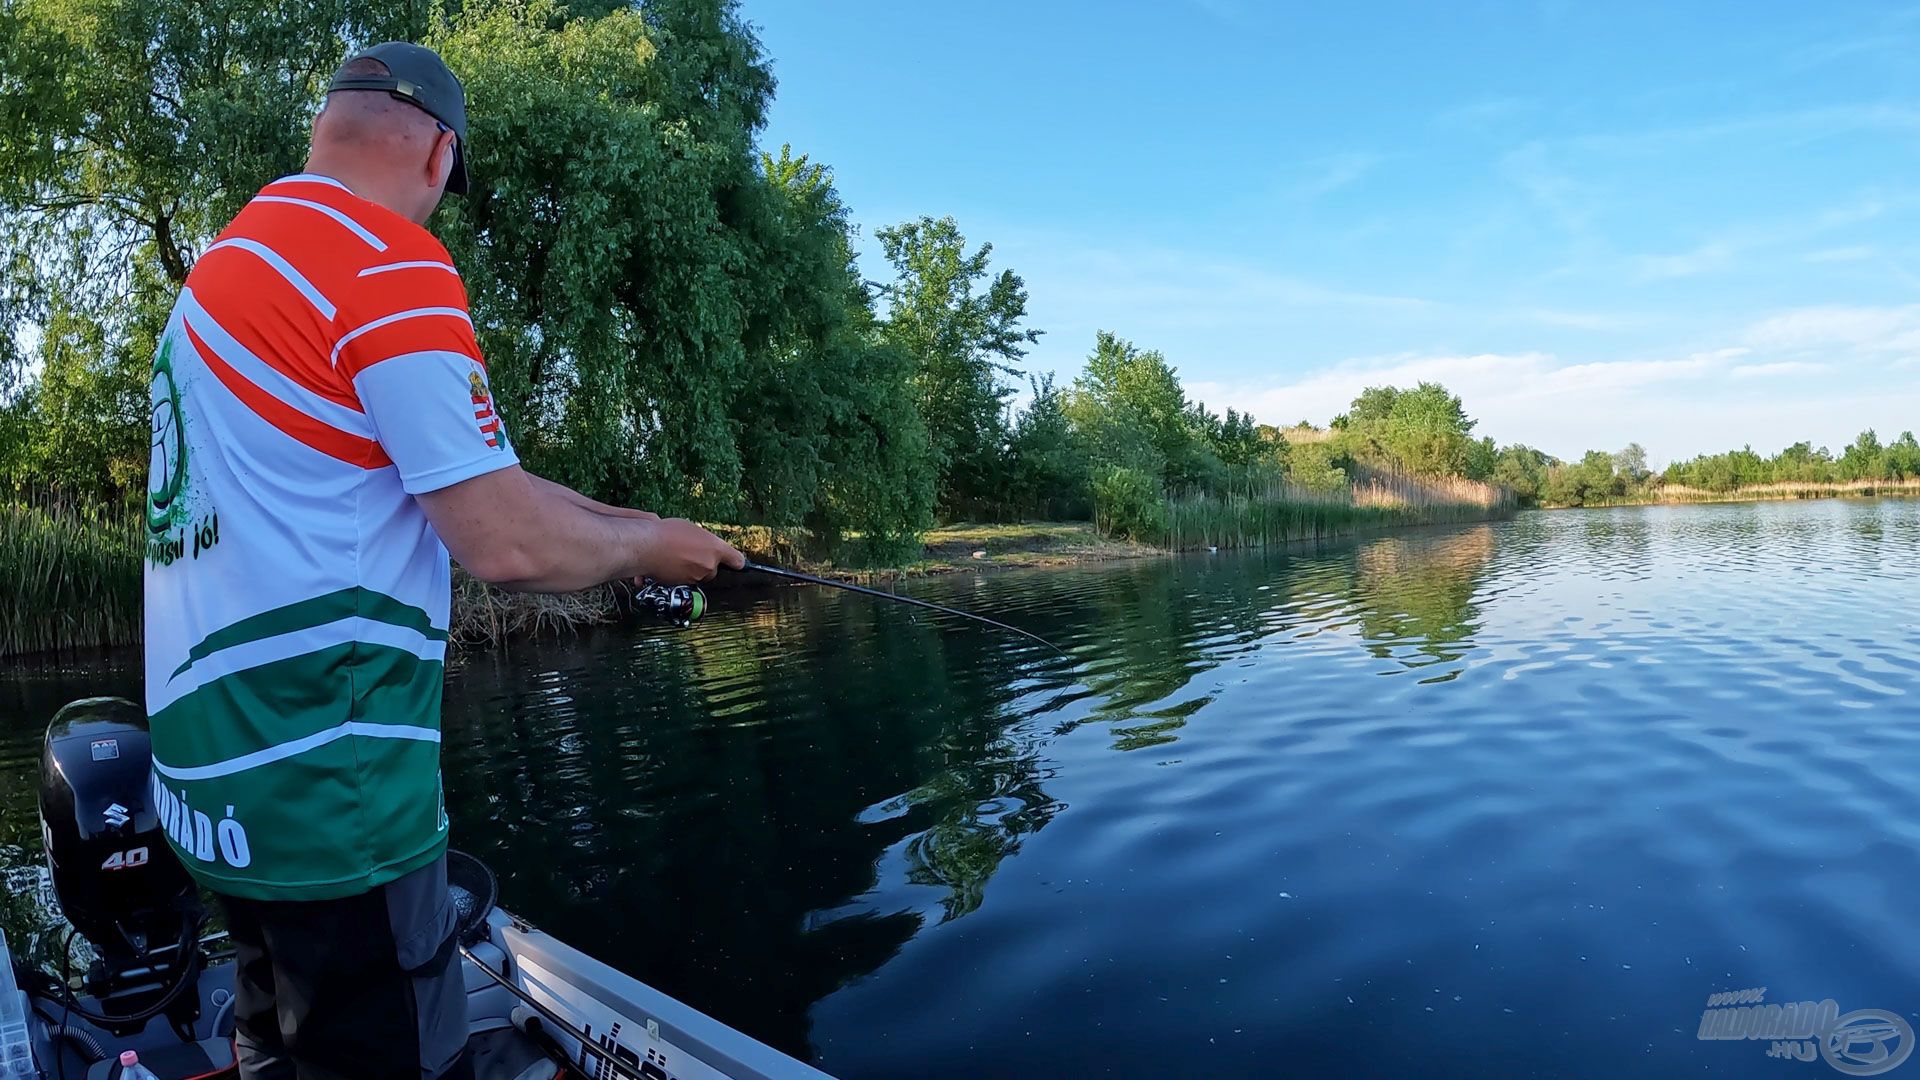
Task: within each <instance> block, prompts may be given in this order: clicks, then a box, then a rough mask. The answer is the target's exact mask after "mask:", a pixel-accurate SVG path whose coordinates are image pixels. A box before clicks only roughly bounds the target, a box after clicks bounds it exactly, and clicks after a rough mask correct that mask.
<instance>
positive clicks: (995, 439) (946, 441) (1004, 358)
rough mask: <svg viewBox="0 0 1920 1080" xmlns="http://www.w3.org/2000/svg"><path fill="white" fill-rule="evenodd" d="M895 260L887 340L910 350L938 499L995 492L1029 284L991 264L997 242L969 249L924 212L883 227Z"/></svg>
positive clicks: (1024, 333) (944, 222)
mask: <svg viewBox="0 0 1920 1080" xmlns="http://www.w3.org/2000/svg"><path fill="white" fill-rule="evenodd" d="M875 235H876V236H878V238H879V240H880V245H881V250H882V251H883V252H884V253H885V255H886V258H887V261H888V262H889V263H891V264H892V266H893V272H894V279H893V282H892V284H891V285H890V286H889V287H888V289H887V300H888V305H887V312H886V321H885V323H884V324H883V326H882V330H881V333H882V335H883V337H884V338H885V340H886V341H887V342H888V343H890V344H892V345H893V346H895V347H896V348H899V349H901V350H902V351H904V352H905V353H906V354H907V355H908V356H911V357H912V358H913V360H914V363H915V365H916V369H915V375H914V383H915V386H916V388H917V390H918V399H919V405H920V413H921V416H922V417H924V418H925V421H926V426H927V431H928V434H929V436H930V438H931V441H932V445H933V454H934V461H935V463H936V466H937V468H938V469H939V475H940V484H939V498H940V503H941V505H942V506H943V507H952V506H954V505H956V504H957V503H960V502H964V501H969V500H979V499H988V498H993V497H995V496H997V494H998V493H999V491H1000V489H1001V486H1002V482H1003V480H1004V467H1005V460H1006V447H1007V439H1008V436H1009V432H1008V428H1007V420H1006V415H1005V410H1004V403H1005V401H1006V399H1007V398H1008V397H1009V396H1010V395H1011V394H1012V393H1013V391H1012V388H1011V387H1010V386H1008V385H1007V384H1006V382H1005V381H1004V380H1003V379H1002V377H1001V376H1002V375H1017V374H1019V369H1018V368H1017V367H1015V366H1014V365H1015V363H1016V362H1017V361H1018V360H1019V359H1020V358H1021V357H1023V356H1025V355H1026V351H1027V349H1026V347H1027V346H1028V345H1031V344H1032V343H1033V342H1035V341H1038V340H1039V338H1040V331H1038V330H1030V329H1023V328H1022V327H1021V325H1020V324H1021V322H1022V320H1024V319H1025V318H1026V317H1027V290H1026V285H1025V284H1024V283H1023V282H1022V281H1021V280H1020V277H1019V275H1017V274H1015V273H1014V272H1013V271H1011V270H1002V271H1000V272H999V273H998V274H995V273H993V271H992V270H991V268H990V259H991V256H992V254H993V245H991V244H982V245H981V246H980V247H979V248H977V249H975V250H973V251H972V252H969V251H968V250H967V241H966V237H964V236H962V235H961V233H960V226H959V224H958V223H957V222H955V221H954V220H953V219H952V218H950V217H947V218H939V219H935V218H931V217H923V218H920V219H919V220H917V221H909V222H906V223H904V224H900V225H896V226H893V227H892V228H886V229H881V230H879V231H878V232H877V233H876V234H875Z"/></svg>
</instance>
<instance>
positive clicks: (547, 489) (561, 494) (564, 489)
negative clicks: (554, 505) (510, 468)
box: [527, 473, 660, 519]
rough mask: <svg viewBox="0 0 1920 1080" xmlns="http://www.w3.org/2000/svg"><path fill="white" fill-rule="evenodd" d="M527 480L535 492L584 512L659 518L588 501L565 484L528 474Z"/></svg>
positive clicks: (646, 511) (651, 513) (593, 500)
mask: <svg viewBox="0 0 1920 1080" xmlns="http://www.w3.org/2000/svg"><path fill="white" fill-rule="evenodd" d="M527 479H528V480H531V481H533V486H534V488H535V490H537V491H540V492H542V493H543V494H548V495H552V496H553V497H555V498H558V499H563V500H565V501H566V502H568V503H571V504H572V505H574V506H578V507H580V508H581V509H584V510H590V511H592V512H593V513H596V514H600V515H602V516H605V517H624V518H641V519H652V518H658V517H659V516H660V515H658V514H655V513H653V512H651V511H648V510H632V509H628V508H627V507H624V506H614V505H612V504H610V503H603V502H600V501H598V500H596V499H590V498H588V497H586V496H585V495H582V494H580V493H579V492H577V491H575V490H573V489H572V488H570V487H568V486H567V485H565V484H557V483H554V482H553V481H552V480H549V479H547V478H546V477H544V476H538V475H536V474H534V473H528V474H527Z"/></svg>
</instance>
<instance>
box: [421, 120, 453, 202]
mask: <svg viewBox="0 0 1920 1080" xmlns="http://www.w3.org/2000/svg"><path fill="white" fill-rule="evenodd" d="M453 141H454V134H453V132H451V131H436V132H434V136H433V153H432V155H430V156H429V157H428V158H427V183H428V184H429V185H431V186H433V187H436V188H443V187H445V185H446V182H447V178H448V177H449V176H451V175H453V155H454V151H453Z"/></svg>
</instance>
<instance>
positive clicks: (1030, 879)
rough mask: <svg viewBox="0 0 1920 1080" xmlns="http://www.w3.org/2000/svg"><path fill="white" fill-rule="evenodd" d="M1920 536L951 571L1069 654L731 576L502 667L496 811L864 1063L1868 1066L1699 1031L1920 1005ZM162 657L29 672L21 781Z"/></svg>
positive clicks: (5, 732)
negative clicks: (706, 593) (683, 605)
mask: <svg viewBox="0 0 1920 1080" xmlns="http://www.w3.org/2000/svg"><path fill="white" fill-rule="evenodd" d="M1916 556H1920V503H1915V502H1905V501H1880V502H1874V501H1866V502H1861V501H1854V502H1814V503H1773V504H1757V505H1732V506H1714V507H1683V508H1675V507H1657V508H1633V509H1620V510H1601V511H1583V512H1556V513H1530V514H1525V515H1522V516H1521V517H1520V518H1518V519H1517V520H1514V521H1512V522H1506V523H1500V524H1494V525H1484V526H1470V527H1463V528H1457V529H1449V530H1437V531H1421V532H1414V533H1406V534H1400V535H1394V536H1388V537H1383V538H1377V539H1370V540H1364V541H1360V542H1356V543H1351V544H1344V545H1327V546H1323V547H1319V548H1295V549H1292V550H1287V551H1271V552H1261V553H1249V554H1232V555H1229V554H1220V555H1212V556H1208V555H1194V556H1183V557H1179V558H1169V559H1163V560H1151V561H1141V562H1133V563H1124V564H1113V565H1107V566H1095V567H1089V568H1084V569H1077V570H1070V571H1041V572H1007V573H1002V574H992V575H987V576H983V577H973V576H956V577H949V578H944V579H938V580H928V581H920V582H914V583H912V584H911V585H909V586H907V588H908V589H909V591H911V592H913V593H914V594H915V595H919V596H924V597H928V598H931V599H938V600H942V601H947V602H951V603H956V604H961V605H965V606H968V607H970V608H973V609H976V610H979V611H981V612H983V613H988V614H992V615H995V616H997V617H1001V618H1004V619H1007V620H1009V621H1013V622H1016V623H1018V624H1019V625H1022V626H1025V627H1027V628H1029V629H1032V630H1034V631H1036V632H1038V633H1040V634H1042V635H1045V636H1047V637H1049V638H1051V639H1053V640H1055V641H1057V642H1059V643H1060V644H1061V645H1062V646H1064V647H1065V648H1066V649H1067V651H1068V652H1069V653H1070V654H1071V657H1070V658H1062V657H1060V656H1057V655H1055V654H1053V653H1050V652H1048V651H1047V650H1045V649H1044V648H1042V647H1040V646H1038V645H1034V644H1032V643H1030V642H1027V641H1024V640H1022V639H1020V638H1016V637H1011V636H1008V635H1001V634H996V633H994V632H991V631H988V630H985V629H984V628H979V627H976V626H973V625H969V624H966V623H962V622H954V621H950V620H944V619H942V618H940V617H936V616H930V615H928V614H926V613H923V612H917V611H913V610H910V609H907V608H904V607H902V606H899V605H889V604H881V603H879V602H875V601H870V600H867V599H862V598H859V597H854V596H847V595H843V594H838V593H829V592H824V591H818V590H807V589H781V590H776V591H768V592H753V593H743V594H733V595H727V596H720V597H717V598H716V604H715V607H716V608H717V610H716V611H715V613H714V614H713V615H712V616H710V617H709V619H708V620H707V621H706V622H704V623H703V624H701V625H700V626H699V627H697V628H695V629H693V630H691V631H670V630H662V631H658V632H654V631H645V632H631V631H618V632H615V631H608V632H601V633H595V634H591V635H588V636H584V637H581V638H578V639H575V640H570V641H565V642H558V643H540V644H527V643H519V644H515V645H514V646H512V647H511V648H509V649H507V650H506V651H504V652H501V653H498V654H494V653H478V654H469V655H467V656H464V657H462V658H460V659H459V661H458V662H457V663H456V664H455V666H454V670H453V672H452V675H451V683H450V687H449V690H448V694H447V711H446V730H447V744H446V771H447V783H448V793H449V801H450V812H451V814H452V816H453V821H454V832H455V842H456V843H457V844H458V845H459V846H461V847H464V848H466V849H468V850H470V851H473V852H474V853H476V854H478V855H480V856H481V857H482V858H484V859H486V860H487V861H488V862H490V863H491V864H492V865H493V866H494V867H495V869H496V870H498V871H499V873H500V876H501V879H502V882H501V891H502V898H503V900H504V902H505V903H507V904H508V905H509V906H510V907H512V908H514V909H515V910H516V911H518V912H520V913H522V914H524V915H526V916H527V917H529V918H530V919H532V920H533V921H534V922H536V923H539V924H542V925H544V926H545V927H546V928H548V929H550V930H553V931H554V932H556V933H557V934H559V935H560V936H562V937H563V938H566V939H568V940H571V941H573V942H574V943H576V944H578V945H581V946H584V947H586V948H587V949H589V951H592V952H595V953H596V954H598V955H600V956H602V957H603V958H604V959H606V960H608V961H609V962H611V963H613V964H614V965H615V966H618V967H621V968H623V969H625V970H627V971H630V972H632V973H633V974H635V975H638V976H640V977H641V978H643V979H646V980H647V981H649V982H652V983H654V984H655V985H658V986H659V987H661V988H662V989H664V990H667V991H668V992H670V993H673V994H675V995H676V996H679V997H681V998H682V999H684V1000H686V1001H688V1002H689V1003H691V1004H693V1005H695V1006H697V1007H699V1008H701V1009H704V1010H706V1011H708V1012H710V1013H712V1014H713V1015H715V1016H717V1017H718V1018H720V1019H722V1020H725V1021H727V1022H728V1023H731V1024H734V1025H736V1026H738V1027H741V1028H743V1029H745V1030H747V1031H749V1032H751V1033H753V1034H755V1035H757V1036H759V1037H761V1038H763V1039H766V1040H767V1041H769V1042H772V1043H774V1044H775V1045H777V1046H780V1047H782V1048H784V1049H787V1050H789V1051H791V1052H794V1053H798V1054H801V1055H803V1056H807V1057H809V1058H810V1059H812V1060H813V1061H815V1062H816V1063H818V1064H819V1065H821V1066H822V1067H823V1068H826V1069H828V1070H829V1071H832V1072H834V1073H836V1074H838V1075H840V1076H843V1077H848V1078H855V1077H969V1078H978V1077H1079V1076H1114V1077H1164V1076H1239V1075H1254V1074H1260V1075H1299V1076H1316V1077H1318V1076H1351V1077H1405V1076H1449V1077H1451V1076H1458V1077H1481V1076H1581V1077H1586V1076H1592V1077H1614V1076H1626V1075H1633V1076H1648V1077H1666V1076H1673V1077H1680V1076H1685V1077H1749V1076H1756V1075H1773V1074H1775V1073H1776V1072H1777V1073H1779V1074H1780V1075H1792V1076H1801V1077H1815V1076H1824V1075H1837V1074H1834V1073H1832V1072H1831V1070H1830V1069H1829V1068H1828V1066H1827V1065H1826V1064H1822V1063H1821V1062H1819V1061H1815V1062H1813V1063H1811V1064H1801V1063H1798V1062H1793V1063H1787V1062H1778V1061H1772V1060H1768V1059H1767V1054H1766V1051H1767V1049H1768V1046H1769V1044H1768V1043H1767V1042H1765V1041H1759V1042H1747V1041H1740V1042H1707V1041H1702V1040H1700V1039H1699V1038H1697V1037H1696V1031H1697V1029H1698V1028H1699V1025H1700V1015H1701V1011H1702V1009H1703V1007H1704V1006H1705V1004H1706V999H1707V997H1708V995H1710V994H1713V993H1715V992H1718V991H1727V990H1740V989H1745V988H1749V987H1766V988H1767V997H1766V1000H1767V1001H1768V1002H1793V1001H1799V1000H1814V1001H1819V1000H1821V999H1825V998H1833V999H1835V1000H1836V1001H1837V1003H1838V1006H1839V1009H1840V1011H1841V1012H1842V1013H1845V1012H1849V1011H1852V1010H1855V1009H1868V1008H1873V1009H1885V1010H1893V1011H1895V1012H1896V1013H1897V1014H1899V1015H1903V1016H1905V1017H1906V1018H1907V1019H1908V1020H1909V1021H1913V1020H1915V1019H1920V1017H1916V1012H1915V1010H1916V1008H1920V903H1916V897H1920V723H1917V722H1916V714H1915V705H1916V703H1920V696H1916V694H1917V693H1920V558H1917V557H1916ZM134 676H135V673H134V671H133V670H132V669H131V668H130V667H128V666H126V665H124V664H122V665H118V666H113V665H108V666H106V667H99V666H95V667H92V668H89V669H87V670H85V671H80V670H74V669H66V670H47V669H36V670H33V671H29V672H25V673H17V674H14V675H10V676H5V677H0V706H4V707H5V715H4V716H3V717H0V725H4V727H0V783H4V785H5V792H4V795H3V796H0V799H3V800H4V801H3V802H0V813H4V814H5V815H7V816H8V817H9V818H10V819H12V820H13V821H15V822H18V821H21V820H24V819H30V817H31V814H32V793H31V789H32V784H31V772H32V768H33V756H34V753H35V751H36V749H37V740H38V738H39V725H40V724H42V723H43V722H44V720H45V717H46V716H47V715H48V714H49V713H50V712H51V710H52V709H53V708H54V707H55V706H56V705H57V704H58V703H59V702H61V701H63V700H65V699H66V698H68V697H72V696H77V695H80V694H82V693H87V692H98V691H117V692H128V691H130V690H132V689H133V679H134ZM1909 1041H1910V1040H1909ZM1893 1048H1894V1049H1896V1050H1897V1049H1898V1047H1897V1046H1896V1047H1893ZM1908 1071H1912V1072H1915V1073H1916V1075H1920V1063H1915V1064H1910V1065H1908V1066H1905V1067H1904V1068H1902V1069H1901V1070H1899V1071H1898V1072H1896V1073H1895V1074H1894V1075H1896V1076H1897V1075H1900V1074H1902V1073H1904V1072H1908Z"/></svg>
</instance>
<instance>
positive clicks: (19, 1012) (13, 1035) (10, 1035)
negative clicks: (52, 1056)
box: [0, 932, 40, 1080]
mask: <svg viewBox="0 0 1920 1080" xmlns="http://www.w3.org/2000/svg"><path fill="white" fill-rule="evenodd" d="M39 1075H40V1070H39V1069H38V1068H36V1067H35V1066H34V1064H33V1044H32V1043H31V1042H29V1041H28V1040H27V995H25V994H23V993H21V992H20V989H19V988H18V987H16V986H15V985H14V984H13V954H12V953H9V952H8V951H7V935H6V934H5V932H0V1077H3V1078H5V1080H25V1078H27V1077H37V1076H39Z"/></svg>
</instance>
